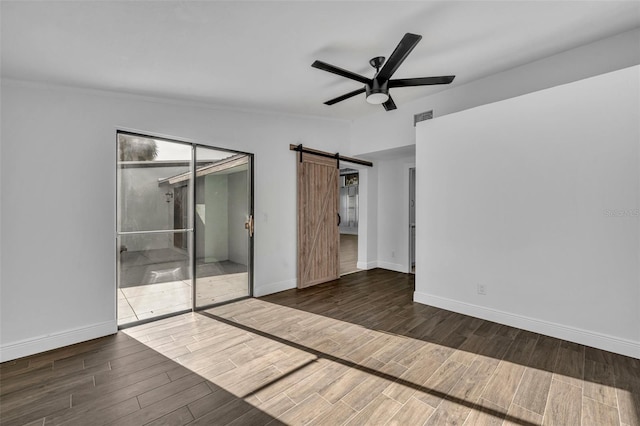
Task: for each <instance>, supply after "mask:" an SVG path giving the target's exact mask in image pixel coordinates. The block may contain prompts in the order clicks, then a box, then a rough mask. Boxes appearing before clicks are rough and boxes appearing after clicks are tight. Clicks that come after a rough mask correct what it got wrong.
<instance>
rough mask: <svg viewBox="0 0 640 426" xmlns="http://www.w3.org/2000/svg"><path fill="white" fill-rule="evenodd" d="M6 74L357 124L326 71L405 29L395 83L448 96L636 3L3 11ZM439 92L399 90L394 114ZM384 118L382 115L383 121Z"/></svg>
mask: <svg viewBox="0 0 640 426" xmlns="http://www.w3.org/2000/svg"><path fill="white" fill-rule="evenodd" d="M0 7H1V24H2V26H1V36H2V44H1V47H2V50H1V52H2V53H1V54H2V57H1V59H2V63H1V72H2V77H7V78H12V79H21V80H31V81H38V82H49V83H55V84H61V85H70V86H78V87H83V88H95V89H103V90H113V91H120V92H127V93H133V94H139V95H148V96H160V97H169V98H175V99H180V100H188V101H197V102H204V103H209V104H213V105H220V106H226V107H233V108H247V109H260V110H270V111H278V112H284V113H295V114H309V115H316V116H326V117H335V118H342V119H354V118H357V117H360V116H362V115H366V114H369V113H371V112H374V111H377V110H378V109H380V108H382V107H381V106H373V105H369V104H367V103H366V102H365V99H364V95H360V96H357V97H354V98H351V99H349V100H347V101H344V102H341V103H339V104H336V105H334V106H326V105H323V102H324V101H326V100H328V99H331V98H334V97H336V96H338V95H341V94H343V93H346V92H349V91H352V90H355V89H358V88H359V87H360V86H361V84H360V83H357V82H354V81H350V80H347V79H344V78H341V77H338V76H336V75H333V74H329V73H326V72H323V71H320V70H317V69H314V68H311V63H312V62H313V61H314V60H316V59H319V60H322V61H324V62H328V63H331V64H334V65H337V66H339V67H341V68H345V69H348V70H350V71H354V72H356V73H360V74H364V75H367V76H372V75H373V73H374V71H375V70H374V69H373V68H371V67H370V65H369V64H368V61H369V59H371V58H372V57H374V56H387V57H388V56H389V55H390V54H391V52H392V51H393V49H394V48H395V46H396V45H397V43H398V42H399V40H400V39H401V38H402V36H403V35H404V34H405V33H406V32H412V33H416V34H420V35H422V36H423V39H422V41H421V42H420V43H419V44H418V46H417V47H416V48H415V50H414V51H413V52H412V53H411V54H410V55H409V57H408V58H407V60H406V61H405V63H404V64H403V65H402V67H401V68H400V69H399V71H398V72H397V73H396V74H395V75H394V77H395V78H410V77H422V76H430V75H449V74H455V75H456V76H457V77H456V80H455V81H454V83H453V85H458V86H459V85H463V84H465V83H468V82H470V81H473V80H476V79H479V78H482V77H485V76H487V75H490V74H493V73H496V72H500V71H503V70H506V69H509V68H512V67H515V66H519V65H522V64H525V63H528V62H531V61H534V60H537V59H540V58H543V57H546V56H549V55H552V54H555V53H559V52H562V51H564V50H567V49H570V48H573V47H577V46H580V45H583V44H587V43H590V42H592V41H595V40H597V39H600V38H604V37H607V36H612V35H615V34H618V33H621V32H624V31H627V30H630V29H633V28H636V27H639V26H640V3H639V2H637V1H622V2H616V1H587V2H583V1H423V2H415V1H413V2H402V1H384V2H365V1H356V2H345V1H318V2H312V1H283V2H276V1H258V2H248V1H233V2H220V1H139V2H138V1H99V2H92V1H61V2H57V1H44V2H35V1H2V2H1V6H0ZM439 90H444V89H443V87H442V86H434V87H417V88H397V89H394V90H393V97H394V99H395V102H396V104H397V105H398V108H399V109H401V108H402V105H403V104H404V103H406V102H408V101H410V100H413V99H416V98H419V97H423V96H427V95H429V94H432V93H435V92H436V91H439ZM392 113H393V112H390V114H392Z"/></svg>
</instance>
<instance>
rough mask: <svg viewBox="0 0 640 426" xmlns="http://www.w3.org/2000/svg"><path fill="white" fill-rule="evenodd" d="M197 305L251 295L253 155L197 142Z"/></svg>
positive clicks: (207, 304)
mask: <svg viewBox="0 0 640 426" xmlns="http://www.w3.org/2000/svg"><path fill="white" fill-rule="evenodd" d="M195 157H196V164H197V166H196V178H195V200H196V201H195V223H194V226H195V288H196V291H195V306H196V308H198V307H205V306H209V305H213V304H217V303H221V302H225V301H229V300H233V299H238V298H241V297H246V296H249V295H250V282H251V281H250V280H251V271H250V264H251V259H250V255H249V253H250V244H251V236H252V233H253V220H252V218H251V214H252V210H251V202H250V200H251V193H250V188H251V176H250V167H251V164H250V163H251V158H250V156H248V155H245V154H237V153H229V152H224V151H218V150H215V149H211V148H205V147H201V146H197V147H196V155H195Z"/></svg>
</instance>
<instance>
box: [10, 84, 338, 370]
mask: <svg viewBox="0 0 640 426" xmlns="http://www.w3.org/2000/svg"><path fill="white" fill-rule="evenodd" d="M1 108H2V130H1V132H2V133H1V137H2V163H1V166H2V167H1V169H2V170H1V183H2V187H1V203H2V222H1V229H2V241H1V244H0V247H1V251H2V265H1V272H0V279H1V284H0V285H1V287H0V289H1V290H0V291H1V294H2V298H1V299H2V300H1V302H0V310H1V313H0V323H1V336H0V345H1V347H2V353H1V356H2V360H6V359H12V358H15V357H18V356H23V355H26V354H29V353H35V352H39V351H42V350H46V349H50V348H53V347H58V346H62V345H65V344H70V343H75V342H78V341H82V340H86V339H89V338H93V337H97V336H100V335H104V334H108V333H111V332H114V331H115V329H116V318H115V263H116V262H115V260H116V257H115V252H116V249H115V235H114V232H115V158H116V153H115V145H116V144H115V132H116V129H117V128H125V129H135V130H139V131H141V132H150V133H155V134H161V135H167V136H175V137H178V138H184V139H190V140H194V141H197V142H200V143H203V144H210V145H212V146H217V147H222V148H231V149H236V150H240V151H245V152H252V153H254V154H255V215H256V223H255V283H254V284H255V294H256V295H261V294H266V293H269V292H273V291H279V290H283V289H286V288H292V287H294V286H295V277H296V270H295V269H296V260H295V259H296V246H295V241H296V197H295V193H296V192H295V174H296V171H295V166H296V162H295V155H294V153H292V152H291V151H289V149H288V145H289V144H290V143H304V144H305V145H308V146H311V147H314V148H318V149H325V150H328V151H334V152H337V151H340V152H345V149H344V148H345V145H346V144H347V142H348V134H349V124H348V123H347V122H342V121H336V120H327V119H315V118H304V117H298V116H289V115H278V114H269V113H257V112H251V111H240V110H225V109H216V108H208V107H204V106H201V105H197V104H189V103H179V102H175V103H172V102H165V101H162V100H157V99H145V98H140V97H132V96H126V95H113V94H107V93H102V92H96V91H84V90H75V89H66V88H60V87H48V86H40V85H32V84H27V83H21V82H15V81H6V80H3V82H2V99H1ZM43 182H46V185H44V184H43ZM51 188H57V190H51ZM276 188H277V190H275V189H276Z"/></svg>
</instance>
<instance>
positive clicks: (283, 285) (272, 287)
mask: <svg viewBox="0 0 640 426" xmlns="http://www.w3.org/2000/svg"><path fill="white" fill-rule="evenodd" d="M296 285H297V280H296V279H292V280H285V281H279V282H277V283H271V284H266V285H262V286H260V287H257V288H254V289H253V295H254V296H255V297H262V296H266V295H267V294H273V293H277V292H279V291H284V290H289V289H292V288H296Z"/></svg>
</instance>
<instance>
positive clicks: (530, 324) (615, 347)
mask: <svg viewBox="0 0 640 426" xmlns="http://www.w3.org/2000/svg"><path fill="white" fill-rule="evenodd" d="M413 301H414V302H418V303H422V304H424V305H430V306H435V307H437V308H441V309H446V310H448V311H453V312H457V313H460V314H465V315H470V316H472V317H476V318H481V319H485V320H489V321H493V322H497V323H500V324H505V325H509V326H511V327H517V328H521V329H523V330H528V331H532V332H534V333H540V334H544V335H546V336H551V337H556V338H558V339H563V340H568V341H570V342H575V343H579V344H582V345H586V346H591V347H594V348H598V349H604V350H606V351H610V352H615V353H618V354H621V355H626V356H630V357H633V358H638V359H640V342H634V341H632V340H627V339H621V338H619V337H614V336H609V335H606V334H601V333H596V332H593V331H589V330H583V329H580V328H576V327H571V326H566V325H563V324H558V323H553V322H549V321H544V320H540V319H536V318H530V317H526V316H522V315H517V314H512V313H509V312H504V311H499V310H496V309H492V308H487V307H484V306H479V305H473V304H470V303H466V302H460V301H457V300H453V299H448V298H445V297H440V296H434V295H431V294H427V293H419V292H415V293H413Z"/></svg>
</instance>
